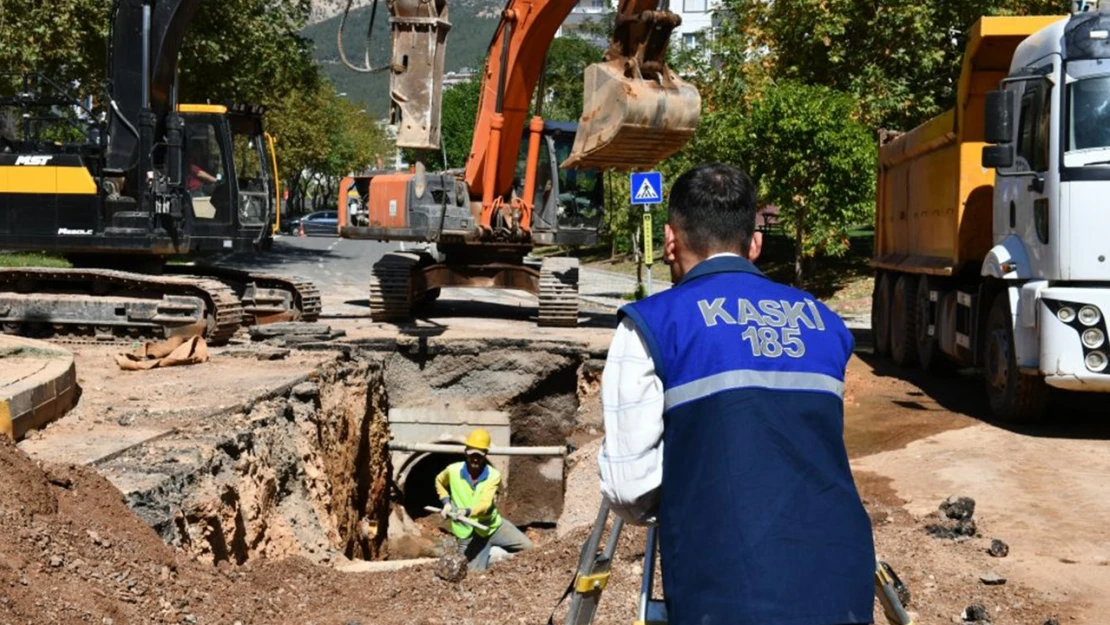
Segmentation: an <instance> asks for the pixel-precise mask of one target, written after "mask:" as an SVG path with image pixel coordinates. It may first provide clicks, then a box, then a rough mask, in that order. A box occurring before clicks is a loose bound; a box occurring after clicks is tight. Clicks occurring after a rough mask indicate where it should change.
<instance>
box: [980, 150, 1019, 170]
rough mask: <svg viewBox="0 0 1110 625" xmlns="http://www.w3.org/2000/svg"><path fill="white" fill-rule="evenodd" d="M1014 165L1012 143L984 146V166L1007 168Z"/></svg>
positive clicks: (987, 167)
mask: <svg viewBox="0 0 1110 625" xmlns="http://www.w3.org/2000/svg"><path fill="white" fill-rule="evenodd" d="M1013 166H1014V147H1013V146H1011V145H988V146H985V147H984V148H983V167H984V168H986V169H1005V168H1007V167H1013Z"/></svg>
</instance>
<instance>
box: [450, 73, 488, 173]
mask: <svg viewBox="0 0 1110 625" xmlns="http://www.w3.org/2000/svg"><path fill="white" fill-rule="evenodd" d="M481 93H482V83H481V82H479V81H478V80H476V79H474V78H471V79H470V80H467V81H465V82H461V83H459V84H457V85H455V86H453V87H451V88H450V89H448V90H447V91H444V92H443V108H442V109H440V111H441V113H440V122H441V126H440V133H441V134H440V138H441V145H442V146H443V149H444V150H445V151H446V153H447V167H449V168H457V167H464V166H466V158H467V156H469V155H470V145H471V143H472V142H473V140H474V120H475V119H477V117H478V98H479V97H480V96H481Z"/></svg>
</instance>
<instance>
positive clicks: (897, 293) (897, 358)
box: [890, 274, 917, 367]
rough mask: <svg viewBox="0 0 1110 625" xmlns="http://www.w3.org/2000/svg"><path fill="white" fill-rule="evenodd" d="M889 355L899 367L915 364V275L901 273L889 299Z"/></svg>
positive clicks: (914, 365) (913, 365)
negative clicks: (892, 295)
mask: <svg viewBox="0 0 1110 625" xmlns="http://www.w3.org/2000/svg"><path fill="white" fill-rule="evenodd" d="M890 355H891V357H892V358H893V359H894V362H895V363H896V364H898V366H900V367H916V366H917V276H911V275H908V274H903V275H901V276H898V281H897V282H895V283H894V297H893V298H892V299H891V301H890Z"/></svg>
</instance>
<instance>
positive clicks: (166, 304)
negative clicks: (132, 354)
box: [0, 268, 243, 345]
mask: <svg viewBox="0 0 1110 625" xmlns="http://www.w3.org/2000/svg"><path fill="white" fill-rule="evenodd" d="M242 320H243V308H242V305H241V304H240V302H239V298H238V297H236V296H235V292H234V291H233V290H232V289H231V287H229V286H228V285H226V284H224V283H222V282H220V281H218V280H213V279H211V278H207V277H203V276H152V275H146V274H138V273H130V272H126V271H115V270H111V269H46V268H10V269H0V326H2V329H3V332H4V333H6V334H25V335H30V336H43V337H49V338H52V339H54V340H59V341H63V342H69V343H96V344H102V343H111V342H118V341H129V340H132V339H137V338H151V339H161V338H166V337H169V336H178V335H181V336H197V335H199V336H202V337H204V339H205V341H207V342H208V343H209V344H211V345H223V344H225V343H227V342H228V340H230V339H231V337H232V335H234V334H235V332H236V331H238V330H239V328H240V327H241V325H242Z"/></svg>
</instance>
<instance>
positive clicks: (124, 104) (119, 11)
mask: <svg viewBox="0 0 1110 625" xmlns="http://www.w3.org/2000/svg"><path fill="white" fill-rule="evenodd" d="M200 3H201V0H116V2H115V5H114V6H113V10H112V35H111V40H112V42H111V58H110V59H109V67H108V78H109V81H110V86H109V93H110V95H111V102H109V105H110V108H111V113H110V116H109V122H108V149H107V153H106V155H105V169H106V170H107V171H109V172H116V173H119V174H123V173H125V172H129V171H133V170H134V169H135V168H136V166H137V165H139V163H138V162H137V157H138V156H139V155H143V154H149V151H150V150H149V146H147V148H146V149H145V150H144V149H140V148H141V144H142V141H143V137H142V135H143V134H145V132H146V128H144V126H148V127H149V129H150V132H149V136H150V137H151V138H153V137H156V136H161V134H162V130H163V129H164V124H165V117H166V114H168V113H171V112H172V111H173V110H174V107H175V106H176V104H177V103H176V102H175V99H176V96H175V94H174V93H173V90H174V86H175V84H176V81H177V63H178V57H179V56H180V52H181V45H182V43H183V41H184V40H185V33H186V31H187V30H188V28H189V24H190V23H191V22H192V21H193V17H194V16H195V15H196V12H197V8H199V7H200ZM146 112H149V113H152V114H153V115H147V116H146V119H144V113H146ZM151 140H153V139H151ZM139 169H140V170H141V169H143V168H141V167H140V168H139Z"/></svg>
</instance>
